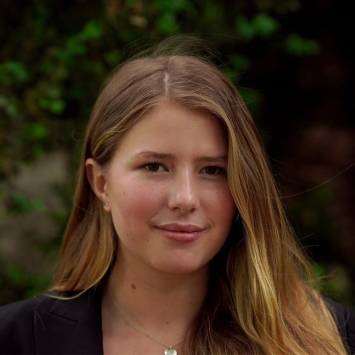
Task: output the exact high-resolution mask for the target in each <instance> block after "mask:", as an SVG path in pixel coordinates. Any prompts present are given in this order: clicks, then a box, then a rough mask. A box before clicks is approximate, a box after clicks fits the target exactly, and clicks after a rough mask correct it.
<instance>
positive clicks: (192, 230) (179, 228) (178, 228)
mask: <svg viewBox="0 0 355 355" xmlns="http://www.w3.org/2000/svg"><path fill="white" fill-rule="evenodd" d="M155 228H156V229H157V230H158V231H159V232H160V233H161V234H163V235H164V236H165V237H167V238H168V239H170V240H173V241H175V242H180V243H191V242H194V241H195V240H197V239H198V238H199V237H200V236H201V234H202V232H203V231H204V229H205V228H201V227H199V226H196V225H193V224H178V223H171V224H164V225H161V226H156V227H155Z"/></svg>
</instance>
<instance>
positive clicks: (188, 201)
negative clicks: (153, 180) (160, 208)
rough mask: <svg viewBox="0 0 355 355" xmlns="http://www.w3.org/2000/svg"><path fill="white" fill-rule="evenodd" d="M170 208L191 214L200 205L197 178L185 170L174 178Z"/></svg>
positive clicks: (169, 202) (170, 194)
mask: <svg viewBox="0 0 355 355" xmlns="http://www.w3.org/2000/svg"><path fill="white" fill-rule="evenodd" d="M168 205H169V208H170V209H172V210H179V211H181V212H183V213H189V212H193V211H194V210H196V209H197V208H198V207H199V205H200V199H199V193H198V187H197V182H196V178H195V177H194V176H193V173H191V172H189V171H187V170H185V171H183V172H181V173H177V174H176V175H175V176H174V177H173V181H172V183H171V187H170V193H169V201H168Z"/></svg>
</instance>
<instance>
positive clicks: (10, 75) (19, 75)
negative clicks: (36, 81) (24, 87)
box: [0, 61, 29, 84]
mask: <svg viewBox="0 0 355 355" xmlns="http://www.w3.org/2000/svg"><path fill="white" fill-rule="evenodd" d="M28 77H29V75H28V72H27V70H26V68H25V67H24V65H23V63H20V62H15V61H9V62H6V63H4V64H0V83H2V84H14V83H17V82H19V83H21V82H26V81H27V80H28Z"/></svg>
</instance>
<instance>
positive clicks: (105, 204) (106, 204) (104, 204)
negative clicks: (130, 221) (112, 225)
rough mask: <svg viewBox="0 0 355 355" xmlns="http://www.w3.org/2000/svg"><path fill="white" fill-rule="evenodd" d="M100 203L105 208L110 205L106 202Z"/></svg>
mask: <svg viewBox="0 0 355 355" xmlns="http://www.w3.org/2000/svg"><path fill="white" fill-rule="evenodd" d="M102 205H103V206H104V207H106V208H107V207H109V206H110V204H109V203H108V202H102Z"/></svg>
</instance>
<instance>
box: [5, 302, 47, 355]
mask: <svg viewBox="0 0 355 355" xmlns="http://www.w3.org/2000/svg"><path fill="white" fill-rule="evenodd" d="M45 297H46V296H39V297H33V298H30V299H26V300H23V301H18V302H14V303H10V304H8V305H5V306H1V307H0V354H5V353H9V354H11V353H17V350H16V348H18V347H19V346H22V345H20V344H26V345H24V346H25V349H24V350H26V351H28V352H31V349H32V346H33V323H34V322H33V319H34V314H35V312H36V309H37V308H38V305H39V304H40V303H41V302H42V301H43V299H44V298H45ZM15 344H18V345H15Z"/></svg>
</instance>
